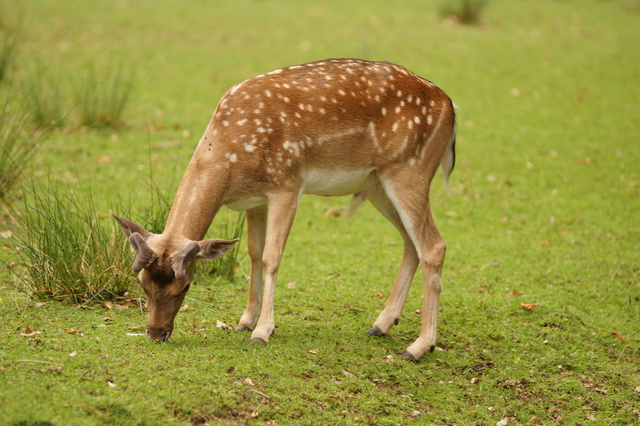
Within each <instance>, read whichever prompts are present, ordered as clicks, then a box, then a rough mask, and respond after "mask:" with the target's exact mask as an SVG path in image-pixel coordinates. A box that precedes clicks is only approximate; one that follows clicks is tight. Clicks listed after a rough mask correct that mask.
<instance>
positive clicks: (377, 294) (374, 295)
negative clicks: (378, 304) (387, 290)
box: [371, 292, 387, 299]
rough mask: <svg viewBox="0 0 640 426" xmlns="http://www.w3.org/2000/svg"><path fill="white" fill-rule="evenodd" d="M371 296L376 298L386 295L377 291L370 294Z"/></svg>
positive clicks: (382, 297)
mask: <svg viewBox="0 0 640 426" xmlns="http://www.w3.org/2000/svg"><path fill="white" fill-rule="evenodd" d="M371 297H377V298H378V299H384V298H385V297H387V296H385V295H384V294H382V293H380V292H377V293H376V294H372V295H371Z"/></svg>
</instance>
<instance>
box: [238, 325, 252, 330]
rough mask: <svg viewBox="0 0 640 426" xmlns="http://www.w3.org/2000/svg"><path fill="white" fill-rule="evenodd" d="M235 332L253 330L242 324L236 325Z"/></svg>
mask: <svg viewBox="0 0 640 426" xmlns="http://www.w3.org/2000/svg"><path fill="white" fill-rule="evenodd" d="M236 331H253V328H251V327H247V326H246V325H244V324H238V325H237V326H236Z"/></svg>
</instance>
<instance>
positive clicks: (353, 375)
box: [342, 370, 356, 379]
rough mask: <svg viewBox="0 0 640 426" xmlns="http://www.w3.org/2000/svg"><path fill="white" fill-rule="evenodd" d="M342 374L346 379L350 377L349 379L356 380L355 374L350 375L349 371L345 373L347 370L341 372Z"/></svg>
mask: <svg viewBox="0 0 640 426" xmlns="http://www.w3.org/2000/svg"><path fill="white" fill-rule="evenodd" d="M342 374H344V375H345V376H347V377H351V378H353V379H355V378H356V375H355V374H353V373H351V372H350V371H347V370H342Z"/></svg>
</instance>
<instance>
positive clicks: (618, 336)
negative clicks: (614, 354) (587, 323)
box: [609, 330, 624, 343]
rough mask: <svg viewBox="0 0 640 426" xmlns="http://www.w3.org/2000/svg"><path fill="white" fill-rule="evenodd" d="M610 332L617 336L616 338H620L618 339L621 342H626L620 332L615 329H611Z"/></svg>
mask: <svg viewBox="0 0 640 426" xmlns="http://www.w3.org/2000/svg"><path fill="white" fill-rule="evenodd" d="M609 333H612V334H613V335H614V336H615V338H616V339H618V341H619V342H620V343H624V339H623V338H622V336H621V335H620V333H618V332H617V331H613V330H609Z"/></svg>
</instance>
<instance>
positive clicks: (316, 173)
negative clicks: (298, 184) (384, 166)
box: [301, 168, 374, 195]
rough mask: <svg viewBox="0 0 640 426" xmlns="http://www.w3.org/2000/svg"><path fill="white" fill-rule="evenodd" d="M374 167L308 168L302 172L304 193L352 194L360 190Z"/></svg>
mask: <svg viewBox="0 0 640 426" xmlns="http://www.w3.org/2000/svg"><path fill="white" fill-rule="evenodd" d="M373 170H374V169H373V168H368V169H361V170H333V169H308V170H304V171H303V172H302V173H301V176H302V178H303V179H304V187H303V189H302V193H303V194H314V195H351V194H355V193H356V192H358V191H360V190H361V189H362V188H363V187H364V186H365V184H366V182H367V179H368V178H369V177H370V176H371V172H372V171H373Z"/></svg>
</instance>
